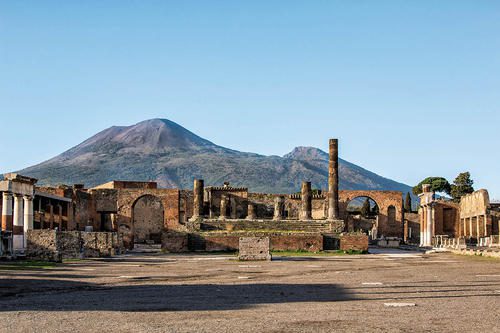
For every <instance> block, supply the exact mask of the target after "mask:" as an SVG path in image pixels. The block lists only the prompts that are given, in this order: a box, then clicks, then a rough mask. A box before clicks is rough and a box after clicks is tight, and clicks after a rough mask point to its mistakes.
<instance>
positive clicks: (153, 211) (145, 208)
mask: <svg viewBox="0 0 500 333" xmlns="http://www.w3.org/2000/svg"><path fill="white" fill-rule="evenodd" d="M164 215H165V209H164V207H163V204H162V202H161V199H160V198H158V197H156V196H154V195H150V194H146V195H143V196H141V197H139V198H138V199H137V200H136V201H135V202H134V204H133V205H132V223H133V233H134V242H135V243H145V242H151V241H152V242H154V243H161V233H162V231H163V229H164V228H165V224H164Z"/></svg>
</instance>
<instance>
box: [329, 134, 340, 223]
mask: <svg viewBox="0 0 500 333" xmlns="http://www.w3.org/2000/svg"><path fill="white" fill-rule="evenodd" d="M338 218H339V140H338V139H330V159H329V165H328V219H329V220H336V219H338Z"/></svg>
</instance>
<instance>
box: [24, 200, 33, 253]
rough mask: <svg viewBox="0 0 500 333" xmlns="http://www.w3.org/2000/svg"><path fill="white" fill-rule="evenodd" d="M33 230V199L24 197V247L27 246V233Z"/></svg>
mask: <svg viewBox="0 0 500 333" xmlns="http://www.w3.org/2000/svg"><path fill="white" fill-rule="evenodd" d="M32 229H33V197H32V196H30V195H25V196H24V237H23V238H24V247H26V246H27V232H28V230H32Z"/></svg>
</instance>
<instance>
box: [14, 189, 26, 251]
mask: <svg viewBox="0 0 500 333" xmlns="http://www.w3.org/2000/svg"><path fill="white" fill-rule="evenodd" d="M13 220H14V221H13V228H12V235H13V237H12V245H13V248H14V250H22V249H23V248H24V240H23V234H24V226H23V224H24V223H23V220H24V214H23V196H22V195H21V194H14V213H13Z"/></svg>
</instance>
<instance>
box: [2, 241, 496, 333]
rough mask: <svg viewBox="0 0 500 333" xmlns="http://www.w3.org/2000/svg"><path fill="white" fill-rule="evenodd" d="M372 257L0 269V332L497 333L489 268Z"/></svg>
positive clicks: (131, 259) (467, 260)
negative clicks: (473, 332) (435, 332)
mask: <svg viewBox="0 0 500 333" xmlns="http://www.w3.org/2000/svg"><path fill="white" fill-rule="evenodd" d="M373 252H376V253H375V254H370V255H362V256H316V257H290V258H284V257H276V256H275V257H274V260H273V261H272V262H255V263H252V262H239V261H237V260H236V258H235V257H233V256H225V255H218V256H214V255H163V254H151V253H144V254H133V255H125V256H120V257H117V258H113V259H101V260H85V261H76V262H72V263H64V264H61V265H57V266H56V267H53V268H51V269H26V270H7V269H4V268H5V267H4V266H5V264H6V263H0V332H97V331H99V332H236V331H239V332H331V331H335V330H338V331H349V332H434V331H440V332H457V331H462V330H464V331H465V330H468V331H486V332H499V331H500V325H499V323H500V311H499V309H500V261H499V260H498V259H488V258H476V257H468V256H458V255H453V254H449V253H436V254H421V253H416V252H402V251H390V250H383V251H382V250H379V251H373Z"/></svg>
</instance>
